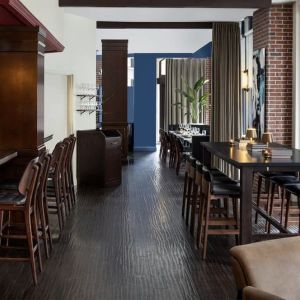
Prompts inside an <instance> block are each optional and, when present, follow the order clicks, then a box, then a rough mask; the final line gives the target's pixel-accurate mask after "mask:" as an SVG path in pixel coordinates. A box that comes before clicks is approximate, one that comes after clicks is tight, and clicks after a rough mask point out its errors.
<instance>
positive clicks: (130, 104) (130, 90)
mask: <svg viewBox="0 0 300 300" xmlns="http://www.w3.org/2000/svg"><path fill="white" fill-rule="evenodd" d="M127 120H128V123H133V122H134V87H133V86H129V87H128V99H127Z"/></svg>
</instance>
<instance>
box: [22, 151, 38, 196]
mask: <svg viewBox="0 0 300 300" xmlns="http://www.w3.org/2000/svg"><path fill="white" fill-rule="evenodd" d="M38 160H39V159H38V157H36V158H34V159H32V160H31V161H30V162H29V163H28V164H27V166H26V169H25V171H24V173H23V175H22V177H21V180H20V182H19V186H18V190H19V193H20V194H21V195H26V194H27V192H28V189H29V186H30V183H31V181H32V178H33V176H34V173H35V171H34V168H33V167H34V165H36V164H37V162H38Z"/></svg>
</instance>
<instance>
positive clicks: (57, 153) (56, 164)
mask: <svg viewBox="0 0 300 300" xmlns="http://www.w3.org/2000/svg"><path fill="white" fill-rule="evenodd" d="M64 149H65V145H64V143H63V142H58V143H57V144H56V145H55V148H54V150H53V152H52V160H51V164H50V166H51V168H53V169H54V170H53V171H54V172H55V175H56V176H57V178H58V176H59V172H61V168H62V163H63V155H64Z"/></svg>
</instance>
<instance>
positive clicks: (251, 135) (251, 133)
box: [246, 128, 257, 143]
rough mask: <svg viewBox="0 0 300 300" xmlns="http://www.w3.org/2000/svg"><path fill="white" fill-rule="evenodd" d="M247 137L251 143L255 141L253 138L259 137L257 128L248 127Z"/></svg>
mask: <svg viewBox="0 0 300 300" xmlns="http://www.w3.org/2000/svg"><path fill="white" fill-rule="evenodd" d="M246 137H247V138H248V139H250V143H253V140H255V139H256V138H257V132H256V128H248V129H247V133H246Z"/></svg>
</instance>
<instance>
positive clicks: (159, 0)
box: [59, 0, 271, 8]
mask: <svg viewBox="0 0 300 300" xmlns="http://www.w3.org/2000/svg"><path fill="white" fill-rule="evenodd" d="M59 5H60V6H75V7H76V6H85V7H204V8H205V7H207V8H217V7H220V8H264V7H270V6H271V0H242V1H241V0H227V1H224V0H185V1H182V0H114V1H111V0H59Z"/></svg>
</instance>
